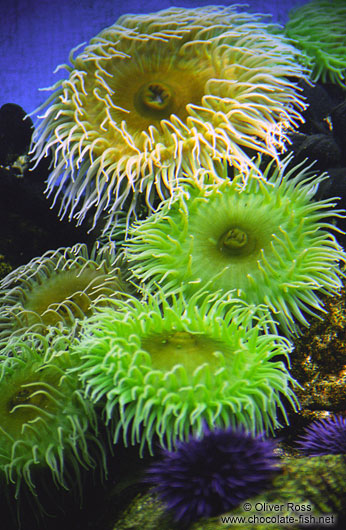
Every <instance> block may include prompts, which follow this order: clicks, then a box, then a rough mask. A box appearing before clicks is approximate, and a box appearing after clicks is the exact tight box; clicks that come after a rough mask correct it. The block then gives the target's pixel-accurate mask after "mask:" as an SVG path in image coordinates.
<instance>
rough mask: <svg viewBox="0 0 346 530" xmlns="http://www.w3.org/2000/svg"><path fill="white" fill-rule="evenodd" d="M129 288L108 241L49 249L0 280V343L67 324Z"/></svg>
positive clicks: (122, 263) (88, 313) (118, 259)
mask: <svg viewBox="0 0 346 530" xmlns="http://www.w3.org/2000/svg"><path fill="white" fill-rule="evenodd" d="M130 292H131V293H132V294H133V293H134V288H133V287H132V285H131V284H130V282H129V273H128V272H127V271H126V267H125V265H124V259H123V257H122V256H121V255H120V254H116V252H115V249H114V243H112V242H109V243H107V244H105V245H102V246H99V244H98V243H96V244H95V245H94V246H93V248H92V249H91V251H89V250H88V247H87V246H86V245H85V244H80V243H78V244H77V245H74V246H73V247H62V248H59V249H58V250H49V251H48V252H46V253H45V254H43V256H40V257H38V258H34V259H33V260H31V261H30V262H29V263H28V264H26V265H22V266H21V267H18V269H16V270H14V271H12V272H11V273H9V274H8V275H7V276H6V277H5V278H3V279H2V280H1V282H0V345H1V346H3V345H6V344H7V342H8V341H9V340H10V339H11V338H15V337H18V336H20V335H23V334H24V333H25V332H26V331H36V332H40V333H43V334H46V333H48V331H49V328H51V327H54V328H59V329H62V328H70V329H71V333H72V332H73V328H74V326H75V324H76V323H77V322H78V321H79V320H81V319H83V318H85V317H86V316H88V315H90V314H91V312H92V310H93V309H92V308H93V307H94V306H96V305H98V304H100V305H102V304H103V303H105V300H106V299H109V298H111V297H117V296H126V293H130Z"/></svg>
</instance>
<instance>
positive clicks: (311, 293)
mask: <svg viewBox="0 0 346 530" xmlns="http://www.w3.org/2000/svg"><path fill="white" fill-rule="evenodd" d="M290 160H291V159H290V158H286V161H283V162H282V166H281V167H280V168H278V167H277V166H273V164H269V165H268V166H267V167H266V169H265V171H264V173H263V175H264V177H265V178H264V179H263V180H260V179H256V178H250V177H249V179H248V182H247V185H246V187H243V188H241V187H240V186H239V183H240V180H241V176H239V175H237V176H235V178H234V179H233V180H232V181H230V180H227V179H225V180H224V182H222V183H221V184H218V185H216V184H214V185H206V186H204V187H202V188H197V187H196V186H193V185H192V186H185V187H184V190H183V191H182V192H181V193H179V194H177V195H176V197H175V198H174V199H173V200H171V201H165V202H164V203H163V204H162V207H161V208H160V209H159V211H158V212H156V213H154V214H153V215H151V216H150V217H148V218H147V219H145V220H144V221H140V222H137V223H135V224H134V226H133V227H132V228H131V229H130V237H129V240H128V241H127V242H126V253H127V257H128V260H129V266H130V268H131V269H132V271H133V273H134V275H135V276H136V277H138V278H140V279H141V280H143V281H145V282H147V283H148V286H149V287H150V288H154V287H155V285H156V284H159V285H160V287H161V288H162V289H163V290H164V291H165V292H170V291H176V290H180V289H183V290H184V292H185V294H186V296H190V295H191V294H192V293H193V292H195V291H196V290H197V289H201V288H205V289H206V288H207V289H208V290H209V291H213V290H218V289H221V290H222V291H223V292H225V291H229V290H230V289H237V290H238V296H240V297H242V298H243V299H245V300H247V301H248V302H249V303H254V304H266V305H267V306H268V307H269V308H270V310H271V311H272V312H273V314H274V316H273V318H275V320H278V322H279V323H280V325H281V326H282V329H283V330H284V331H285V332H286V333H287V334H289V333H292V332H298V326H297V325H296V323H295V320H294V319H296V320H297V321H298V322H299V323H300V324H303V325H308V322H307V320H306V315H308V314H310V315H311V314H312V315H316V314H317V312H318V311H323V304H322V302H321V301H320V299H319V297H318V292H320V293H323V294H334V293H336V292H337V291H338V290H339V289H340V288H341V287H342V282H341V279H340V276H341V275H342V273H341V272H340V270H339V262H340V261H343V262H344V261H345V252H344V251H343V249H342V247H341V246H340V245H339V244H338V243H337V241H336V240H335V237H334V235H333V234H332V233H331V232H330V231H333V230H336V228H335V226H334V225H333V224H331V223H330V222H327V220H326V218H329V217H333V216H334V217H340V216H343V211H342V210H335V209H333V207H334V206H335V203H334V202H333V200H332V199H326V200H320V201H313V200H312V199H313V196H314V194H315V193H316V189H317V187H318V184H319V183H320V182H321V181H322V180H324V179H325V178H327V177H326V175H321V176H320V177H315V176H313V175H311V173H310V172H309V170H310V169H311V166H306V167H304V166H303V165H302V164H300V165H298V166H296V167H295V168H292V169H290V170H287V165H288V163H289V162H290Z"/></svg>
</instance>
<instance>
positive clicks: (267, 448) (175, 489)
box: [148, 428, 278, 524]
mask: <svg viewBox="0 0 346 530" xmlns="http://www.w3.org/2000/svg"><path fill="white" fill-rule="evenodd" d="M274 447H275V444H274V442H273V441H272V440H264V439H263V437H261V436H256V437H254V436H252V435H251V434H249V433H247V432H245V431H244V430H243V429H232V428H229V429H227V430H221V429H216V430H215V431H209V430H206V431H205V432H204V433H203V436H201V437H198V438H190V440H189V441H188V442H183V443H182V442H180V443H178V444H177V449H176V451H174V452H171V451H167V450H165V451H163V458H162V460H161V461H158V462H155V463H153V464H152V465H151V466H150V468H149V470H148V474H149V482H151V483H152V484H153V485H154V486H155V491H156V492H157V494H158V495H159V497H160V498H161V500H162V501H163V502H164V503H165V504H166V506H167V508H168V509H169V510H172V511H173V514H174V518H175V520H176V521H177V522H179V523H183V524H190V523H192V522H193V521H195V520H197V519H199V518H201V517H212V516H216V515H220V514H222V513H225V512H226V511H228V510H231V509H232V508H234V507H236V506H238V505H239V504H240V503H241V502H242V501H244V500H246V499H248V498H251V497H252V496H255V495H257V494H259V493H261V492H262V491H263V490H265V489H266V488H269V487H270V485H271V479H272V478H273V476H274V475H275V471H276V470H277V464H278V458H277V457H275V455H274V453H273V449H274Z"/></svg>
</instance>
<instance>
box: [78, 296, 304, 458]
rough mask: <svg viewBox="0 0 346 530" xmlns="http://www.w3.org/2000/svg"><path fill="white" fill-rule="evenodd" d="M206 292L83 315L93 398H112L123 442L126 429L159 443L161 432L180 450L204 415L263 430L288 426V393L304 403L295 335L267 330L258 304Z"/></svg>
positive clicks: (109, 404) (85, 364) (85, 372)
mask: <svg viewBox="0 0 346 530" xmlns="http://www.w3.org/2000/svg"><path fill="white" fill-rule="evenodd" d="M203 294H204V293H203ZM200 297H201V294H200V293H197V294H196V295H194V296H193V297H191V299H189V300H186V299H185V298H184V297H183V296H172V297H171V300H170V301H168V300H167V299H166V298H165V297H164V296H163V295H162V294H161V293H159V294H157V295H156V296H151V295H148V298H147V301H146V302H145V303H144V302H143V301H139V300H137V299H132V301H131V302H130V300H129V299H128V300H127V301H126V302H125V301H122V300H119V301H118V300H116V301H114V302H113V303H112V305H113V306H114V308H105V309H102V310H97V311H96V313H95V314H94V315H92V316H91V317H90V318H88V319H86V320H85V321H84V322H83V328H84V329H83V330H82V335H81V339H80V342H79V343H78V344H77V346H76V351H77V353H78V356H79V357H80V358H81V361H80V363H79V367H78V373H79V374H80V377H81V378H82V380H83V382H84V384H85V388H86V393H87V395H88V396H89V397H90V399H91V400H92V401H94V402H98V401H99V400H101V399H104V400H105V411H106V415H107V418H108V419H109V420H111V419H112V418H114V417H116V419H117V426H116V429H115V433H114V442H116V441H117V439H118V437H119V433H120V431H122V432H123V439H124V442H125V444H128V440H129V439H130V440H131V444H134V443H136V442H140V452H142V450H143V447H144V446H145V444H148V447H149V450H150V451H151V449H152V441H153V439H154V437H155V435H157V437H158V440H159V442H160V443H161V445H163V446H167V447H168V448H169V449H171V448H172V446H174V444H175V441H176V440H178V439H179V440H184V439H187V437H188V435H189V433H190V432H191V431H192V432H193V433H196V434H197V435H200V434H201V432H202V429H203V422H206V424H207V425H209V426H210V427H212V426H216V427H217V426H218V427H229V426H230V425H231V426H236V425H238V424H240V425H243V426H245V427H246V428H247V429H249V430H251V431H259V432H262V431H264V430H268V429H270V430H271V429H273V428H276V427H279V426H280V422H279V419H278V411H281V416H282V418H283V419H284V420H285V421H286V422H287V416H286V412H285V408H284V405H283V402H282V397H284V398H285V403H286V405H292V406H293V408H294V409H296V406H297V401H296V398H295V395H294V393H293V390H292V388H291V387H292V385H293V384H294V380H293V379H292V378H291V377H290V375H289V373H288V371H287V369H286V367H285V364H284V360H285V358H286V359H287V356H288V353H289V351H290V349H291V346H290V343H289V342H288V341H287V340H286V339H285V338H283V337H280V336H277V335H274V334H264V333H263V330H264V329H266V328H267V321H266V320H265V319H264V318H261V319H258V318H257V317H256V308H254V306H249V305H247V304H246V303H244V302H242V301H237V300H233V299H232V298H230V297H229V296H227V297H225V296H224V297H222V296H221V295H220V293H217V294H216V295H215V296H203V301H201V300H199V298H200ZM278 356H279V357H278ZM280 356H281V357H280ZM274 357H275V359H274ZM118 416H119V418H118ZM129 431H130V433H129Z"/></svg>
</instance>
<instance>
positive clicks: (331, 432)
mask: <svg viewBox="0 0 346 530" xmlns="http://www.w3.org/2000/svg"><path fill="white" fill-rule="evenodd" d="M298 445H299V447H300V449H301V450H302V451H303V452H304V453H305V454H308V455H310V456H320V455H338V454H345V453H346V418H344V417H342V416H329V417H328V418H325V419H323V420H319V421H314V422H313V423H311V424H310V425H309V426H308V427H306V429H305V433H304V435H303V436H302V437H301V440H300V441H299V443H298Z"/></svg>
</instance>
